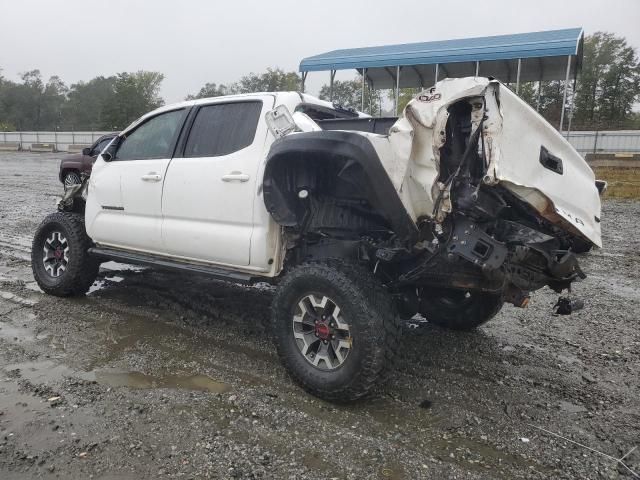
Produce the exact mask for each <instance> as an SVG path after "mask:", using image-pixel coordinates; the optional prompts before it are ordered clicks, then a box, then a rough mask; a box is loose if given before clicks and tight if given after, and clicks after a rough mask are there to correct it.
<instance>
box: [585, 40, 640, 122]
mask: <svg viewBox="0 0 640 480" xmlns="http://www.w3.org/2000/svg"><path fill="white" fill-rule="evenodd" d="M583 52H584V59H583V65H582V72H581V74H580V76H579V78H578V88H577V95H576V109H575V115H574V120H575V122H576V123H579V124H583V125H596V124H604V125H619V124H621V123H624V122H625V121H628V120H630V119H631V117H632V112H633V106H634V104H635V103H636V101H637V100H638V98H640V63H639V62H638V56H637V54H636V52H635V50H634V49H633V47H631V46H630V45H629V44H628V43H627V41H626V39H625V38H623V37H617V36H615V35H614V34H612V33H606V32H596V33H594V34H593V35H589V36H587V37H586V38H585V41H584V50H583Z"/></svg>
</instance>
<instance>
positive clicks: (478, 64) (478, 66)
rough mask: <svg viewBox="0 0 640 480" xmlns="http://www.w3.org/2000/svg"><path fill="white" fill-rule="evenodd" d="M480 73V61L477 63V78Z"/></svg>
mask: <svg viewBox="0 0 640 480" xmlns="http://www.w3.org/2000/svg"><path fill="white" fill-rule="evenodd" d="M479 73H480V61H477V62H476V77H477V76H478V74H479Z"/></svg>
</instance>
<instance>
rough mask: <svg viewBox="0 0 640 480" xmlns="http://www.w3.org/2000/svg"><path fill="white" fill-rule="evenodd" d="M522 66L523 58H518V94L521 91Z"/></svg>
mask: <svg viewBox="0 0 640 480" xmlns="http://www.w3.org/2000/svg"><path fill="white" fill-rule="evenodd" d="M521 67H522V59H521V58H519V59H518V73H516V95H518V93H519V92H520V68H521Z"/></svg>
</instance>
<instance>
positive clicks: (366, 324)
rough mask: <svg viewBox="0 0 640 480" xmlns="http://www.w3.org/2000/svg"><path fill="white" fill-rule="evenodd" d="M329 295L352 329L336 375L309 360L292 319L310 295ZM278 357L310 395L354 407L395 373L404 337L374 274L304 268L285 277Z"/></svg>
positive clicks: (276, 310) (277, 311) (276, 330)
mask: <svg viewBox="0 0 640 480" xmlns="http://www.w3.org/2000/svg"><path fill="white" fill-rule="evenodd" d="M309 293H312V294H314V295H316V294H317V295H325V296H328V297H330V298H331V299H332V300H334V301H335V304H336V305H338V306H339V307H340V311H341V315H343V317H342V318H344V321H345V322H346V323H348V324H349V328H350V333H351V336H352V340H353V341H352V343H351V350H350V351H349V354H348V356H347V357H346V358H345V360H344V363H342V364H341V365H340V366H338V367H337V368H335V369H334V370H329V371H326V370H321V369H319V368H318V367H316V366H314V365H312V364H311V363H310V362H309V361H307V359H306V358H305V357H304V356H303V354H302V352H301V350H300V349H299V347H298V345H297V343H296V340H295V338H294V333H293V327H292V321H293V320H292V318H293V315H294V312H295V309H296V308H297V305H298V302H299V301H300V299H301V298H303V297H304V296H305V295H307V294H309ZM271 321H272V328H273V336H274V340H275V343H276V346H277V350H278V355H279V356H280V359H281V361H282V363H283V364H284V366H285V368H286V369H287V371H288V372H289V374H290V376H291V377H292V378H293V380H294V381H295V382H297V383H298V384H299V385H300V386H302V388H304V389H305V390H306V391H307V392H309V393H311V394H312V395H315V396H317V397H319V398H322V399H324V400H327V401H332V402H339V403H346V402H352V401H355V400H357V399H359V398H362V397H364V396H366V395H367V394H369V393H371V391H372V390H373V388H374V387H375V386H376V385H378V384H381V383H383V382H384V380H385V379H386V377H387V375H388V373H389V372H391V371H392V370H393V367H394V364H395V360H396V358H397V353H398V348H399V345H400V335H401V332H402V328H401V324H400V320H399V317H398V314H397V312H396V310H395V307H394V304H393V301H392V298H391V295H390V294H389V293H388V292H387V291H386V290H385V289H384V288H383V287H382V285H381V284H380V283H379V282H378V280H377V279H376V278H375V277H374V276H373V274H372V273H371V272H369V271H368V270H366V269H365V268H363V267H360V266H357V265H353V264H349V263H345V262H343V261H339V260H325V261H318V262H309V263H304V264H302V265H299V266H297V267H295V268H294V269H293V270H291V271H290V272H289V273H288V274H286V275H285V277H284V278H283V280H282V282H281V283H280V285H279V287H278V290H277V292H276V295H275V297H274V300H273V303H272V308H271Z"/></svg>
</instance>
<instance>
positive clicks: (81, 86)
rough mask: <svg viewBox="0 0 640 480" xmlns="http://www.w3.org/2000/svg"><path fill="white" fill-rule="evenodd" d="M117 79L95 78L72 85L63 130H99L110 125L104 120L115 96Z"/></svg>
mask: <svg viewBox="0 0 640 480" xmlns="http://www.w3.org/2000/svg"><path fill="white" fill-rule="evenodd" d="M115 82H116V77H102V76H100V77H95V78H93V79H91V80H89V81H88V82H78V83H74V84H73V85H71V87H70V89H69V93H68V94H67V98H68V101H67V104H66V105H65V108H64V110H63V118H62V121H61V125H60V128H61V129H62V130H98V129H101V128H104V126H105V124H107V125H108V122H107V121H106V119H104V118H103V112H104V110H105V109H106V106H107V105H108V104H109V103H110V102H111V101H112V100H113V98H114V95H115Z"/></svg>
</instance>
